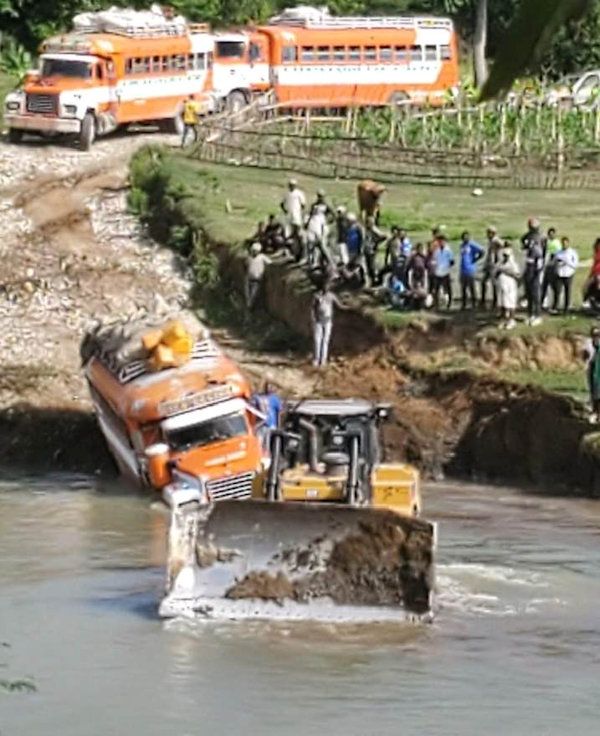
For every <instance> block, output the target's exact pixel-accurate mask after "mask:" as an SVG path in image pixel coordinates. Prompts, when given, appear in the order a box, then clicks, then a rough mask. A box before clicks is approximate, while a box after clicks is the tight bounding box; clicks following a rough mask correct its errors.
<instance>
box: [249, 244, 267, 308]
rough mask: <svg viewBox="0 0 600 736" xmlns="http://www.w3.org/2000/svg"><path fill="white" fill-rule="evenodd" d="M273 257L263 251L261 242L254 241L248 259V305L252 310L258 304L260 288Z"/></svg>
mask: <svg viewBox="0 0 600 736" xmlns="http://www.w3.org/2000/svg"><path fill="white" fill-rule="evenodd" d="M270 263H271V259H270V258H269V257H268V256H266V255H265V254H264V253H263V252H262V246H261V244H260V243H252V245H251V246H250V255H249V256H248V259H247V261H246V306H247V307H248V310H249V311H251V310H252V309H254V307H255V305H256V301H257V299H258V296H259V294H260V289H261V286H262V283H263V281H264V278H265V271H266V269H267V266H268V265H269V264H270Z"/></svg>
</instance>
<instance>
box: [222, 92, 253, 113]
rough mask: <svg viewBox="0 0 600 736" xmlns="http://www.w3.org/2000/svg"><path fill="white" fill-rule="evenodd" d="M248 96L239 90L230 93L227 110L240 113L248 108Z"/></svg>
mask: <svg viewBox="0 0 600 736" xmlns="http://www.w3.org/2000/svg"><path fill="white" fill-rule="evenodd" d="M247 104H248V103H247V102H246V95H245V94H244V93H243V92H240V91H239V90H236V91H234V92H230V93H229V94H228V95H227V110H228V111H229V112H239V111H240V110H241V109H242V108H244V107H246V105H247Z"/></svg>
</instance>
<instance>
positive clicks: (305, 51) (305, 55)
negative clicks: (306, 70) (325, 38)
mask: <svg viewBox="0 0 600 736" xmlns="http://www.w3.org/2000/svg"><path fill="white" fill-rule="evenodd" d="M314 60H315V47H314V46H303V47H302V61H314Z"/></svg>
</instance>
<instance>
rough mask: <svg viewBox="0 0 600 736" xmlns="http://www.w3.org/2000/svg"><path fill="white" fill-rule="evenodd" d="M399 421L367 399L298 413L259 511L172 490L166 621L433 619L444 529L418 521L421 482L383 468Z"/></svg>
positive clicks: (307, 406)
mask: <svg viewBox="0 0 600 736" xmlns="http://www.w3.org/2000/svg"><path fill="white" fill-rule="evenodd" d="M389 416H390V407H389V406H388V405H383V404H374V403H372V402H369V401H366V400H362V399H345V400H340V399H323V400H312V399H311V400H304V401H298V402H295V403H289V404H288V405H287V406H286V408H285V411H284V413H283V419H282V422H281V427H280V428H279V429H277V430H275V431H272V432H271V434H270V438H269V450H270V451H269V456H268V458H267V459H266V462H265V466H266V467H265V472H264V473H263V474H262V475H260V474H259V476H257V478H256V479H255V483H254V488H253V498H252V500H246V501H226V500H225V501H219V502H216V503H214V504H212V503H210V499H206V498H205V497H202V494H196V493H194V492H192V491H191V489H189V488H187V489H185V488H184V489H181V491H180V492H173V490H172V489H171V490H170V491H169V493H168V499H169V503H170V504H171V506H172V517H171V527H170V532H169V559H168V576H167V593H166V596H165V598H164V599H163V601H162V603H161V606H160V613H161V615H163V616H165V617H172V616H178V615H200V616H205V617H214V618H229V619H238V618H284V619H319V620H330V621H331V620H335V621H353V622H357V621H362V620H365V621H374V620H398V619H404V618H406V617H407V614H408V615H410V616H417V617H421V616H424V615H426V616H428V615H430V613H431V608H432V595H433V586H434V550H435V545H436V529H435V525H434V524H433V523H431V522H429V521H426V520H424V519H422V518H420V512H421V497H420V488H419V473H418V471H417V470H416V469H415V468H414V467H412V466H410V465H407V464H401V463H387V462H386V461H385V458H384V449H383V443H382V441H381V427H382V425H383V424H384V422H385V421H386V420H387V419H388V417H389Z"/></svg>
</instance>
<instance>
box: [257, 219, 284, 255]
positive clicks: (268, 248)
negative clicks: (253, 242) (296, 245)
mask: <svg viewBox="0 0 600 736" xmlns="http://www.w3.org/2000/svg"><path fill="white" fill-rule="evenodd" d="M261 245H262V247H263V251H264V252H265V253H267V254H271V253H277V251H279V250H281V249H282V248H283V247H284V245H285V231H284V229H283V225H282V224H281V223H280V222H279V221H278V220H277V218H276V217H275V215H273V214H270V215H269V219H268V220H267V224H266V225H265V228H264V231H263V240H262V241H261Z"/></svg>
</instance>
